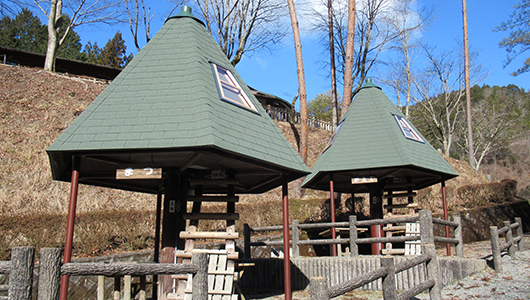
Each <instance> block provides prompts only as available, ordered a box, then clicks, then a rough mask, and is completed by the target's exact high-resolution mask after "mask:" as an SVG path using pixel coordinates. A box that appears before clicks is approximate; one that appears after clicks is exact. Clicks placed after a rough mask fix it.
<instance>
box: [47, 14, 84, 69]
mask: <svg viewBox="0 0 530 300" xmlns="http://www.w3.org/2000/svg"><path fill="white" fill-rule="evenodd" d="M61 18H63V19H64V21H63V22H62V23H61V26H60V27H59V34H60V35H61V36H63V35H64V32H66V28H67V27H68V24H69V23H70V18H69V17H68V16H67V15H62V17H61ZM47 32H48V31H46V35H48V33H47ZM82 48H83V45H82V44H81V37H80V36H79V34H77V33H76V32H75V31H74V30H73V29H70V31H69V32H68V34H67V35H66V38H65V39H64V42H63V43H62V44H61V45H60V46H59V47H58V48H57V57H62V58H68V59H73V60H83V58H84V55H83V53H82V51H81V50H82Z"/></svg>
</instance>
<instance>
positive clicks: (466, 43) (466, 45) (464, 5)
mask: <svg viewBox="0 0 530 300" xmlns="http://www.w3.org/2000/svg"><path fill="white" fill-rule="evenodd" d="M462 17H463V20H464V57H465V67H464V68H465V77H466V78H465V81H466V108H467V109H466V110H467V112H466V113H467V134H468V137H467V138H468V142H467V149H468V150H467V151H468V160H469V164H470V165H471V167H473V169H475V170H476V169H477V165H476V161H475V153H474V152H475V151H474V144H473V125H472V124H471V87H470V86H469V85H470V79H469V77H470V76H469V40H468V35H467V3H466V0H462Z"/></svg>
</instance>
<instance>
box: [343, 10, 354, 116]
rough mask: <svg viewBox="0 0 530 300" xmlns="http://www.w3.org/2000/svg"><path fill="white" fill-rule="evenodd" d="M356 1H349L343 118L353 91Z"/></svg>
mask: <svg viewBox="0 0 530 300" xmlns="http://www.w3.org/2000/svg"><path fill="white" fill-rule="evenodd" d="M355 15H356V8H355V0H348V26H347V27H346V28H347V29H346V49H345V50H343V52H344V71H343V75H344V76H343V78H344V92H343V95H342V112H341V118H342V117H344V114H345V113H346V111H347V110H348V106H350V103H351V98H352V95H351V93H352V89H353V77H352V74H353V52H354V50H353V47H354V44H355V20H356V19H355Z"/></svg>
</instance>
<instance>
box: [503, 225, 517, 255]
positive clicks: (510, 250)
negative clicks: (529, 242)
mask: <svg viewBox="0 0 530 300" xmlns="http://www.w3.org/2000/svg"><path fill="white" fill-rule="evenodd" d="M502 223H503V224H504V227H508V231H506V234H505V236H504V237H505V238H506V243H509V244H510V246H508V255H510V256H511V257H513V256H514V255H515V243H514V242H513V232H512V228H511V227H510V226H511V225H512V224H510V221H504V222H502Z"/></svg>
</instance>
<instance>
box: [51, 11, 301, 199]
mask: <svg viewBox="0 0 530 300" xmlns="http://www.w3.org/2000/svg"><path fill="white" fill-rule="evenodd" d="M212 63H214V64H215V65H217V66H220V67H222V68H224V69H226V70H228V71H229V72H231V73H232V74H233V75H234V77H235V79H236V80H237V81H238V83H239V85H240V86H241V88H242V90H243V92H244V93H245V94H246V95H247V97H248V99H249V101H250V102H251V104H250V105H253V106H255V110H252V109H247V108H244V107H241V106H239V105H236V104H234V103H230V102H229V101H223V100H221V99H220V94H219V90H218V88H217V85H216V79H215V77H214V67H213V66H214V65H213V64H212ZM47 152H48V155H49V157H50V162H51V167H52V173H53V178H54V179H57V180H64V181H69V180H70V174H71V170H72V158H73V157H74V156H77V157H80V159H81V170H80V176H81V177H80V182H82V183H86V184H93V185H100V186H108V187H116V188H121V189H127V190H136V191H143V192H156V191H157V190H158V186H159V185H160V182H156V181H155V180H143V181H139V180H121V181H117V180H116V179H115V178H114V177H115V174H116V169H117V168H118V167H124V166H128V165H129V166H133V165H134V166H143V165H145V166H147V165H151V166H159V167H162V168H163V170H164V171H165V170H178V171H179V172H188V173H190V174H192V176H198V177H201V176H202V177H204V176H206V177H208V176H209V175H208V174H209V172H211V170H226V171H227V173H230V174H235V176H236V179H237V180H238V181H239V184H238V186H237V187H236V192H238V193H258V192H263V191H266V190H268V189H271V188H274V187H276V186H279V185H280V184H281V174H287V175H288V178H289V180H292V179H295V178H298V177H301V176H303V175H305V174H307V173H309V169H308V168H307V166H306V165H305V164H304V163H303V161H302V160H301V159H300V157H299V155H298V153H297V152H296V151H295V150H294V149H293V147H292V146H291V145H290V144H289V142H288V141H287V139H286V138H285V137H284V136H283V134H282V133H281V131H280V130H279V128H278V127H277V126H276V125H275V123H274V122H273V121H272V120H271V118H270V117H269V116H268V114H267V113H266V112H265V110H264V109H263V108H262V107H261V105H260V104H259V102H258V101H257V100H256V99H255V97H254V96H253V94H252V93H251V92H250V90H249V89H248V87H247V85H246V84H244V82H243V80H242V79H241V78H240V77H239V75H238V74H237V72H236V71H235V69H234V68H233V67H232V65H231V64H230V62H229V60H228V59H227V57H226V56H225V54H224V53H223V52H222V50H221V48H220V47H219V46H218V45H217V44H216V42H215V41H214V40H213V39H212V37H211V36H210V35H209V34H208V32H207V30H206V29H205V27H204V25H203V24H202V22H201V21H200V20H198V19H197V18H196V17H194V16H193V15H192V14H191V13H190V12H189V11H187V10H183V12H182V13H180V14H179V15H177V16H175V17H172V18H169V19H168V20H167V21H166V23H165V24H164V26H163V27H162V28H161V29H160V31H159V32H158V33H157V34H156V35H155V36H154V37H153V38H152V39H151V41H150V42H149V43H148V44H147V45H146V46H145V47H144V48H143V49H142V50H141V51H140V52H139V53H138V55H137V56H136V57H134V59H133V60H132V61H131V62H130V63H129V64H128V65H127V67H126V68H125V69H124V70H123V71H122V72H121V73H120V75H119V76H118V77H116V79H115V80H114V81H113V82H112V83H111V84H110V85H109V86H108V87H107V88H106V89H105V90H104V91H103V92H102V93H101V94H100V95H99V96H98V97H97V98H96V99H95V100H94V101H93V102H92V103H91V104H90V105H89V106H88V107H87V108H86V109H85V111H84V112H83V113H82V114H81V115H80V116H79V117H78V118H77V119H76V120H75V121H74V122H73V123H72V124H71V125H70V126H69V127H68V128H67V129H66V130H65V131H64V132H63V133H62V134H61V135H60V136H59V138H57V140H56V141H55V142H54V143H53V144H52V145H51V146H50V147H49V148H48V149H47ZM216 189H217V188H216V187H213V186H212V187H205V190H204V192H216V191H217V190H216ZM219 191H222V190H219Z"/></svg>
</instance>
